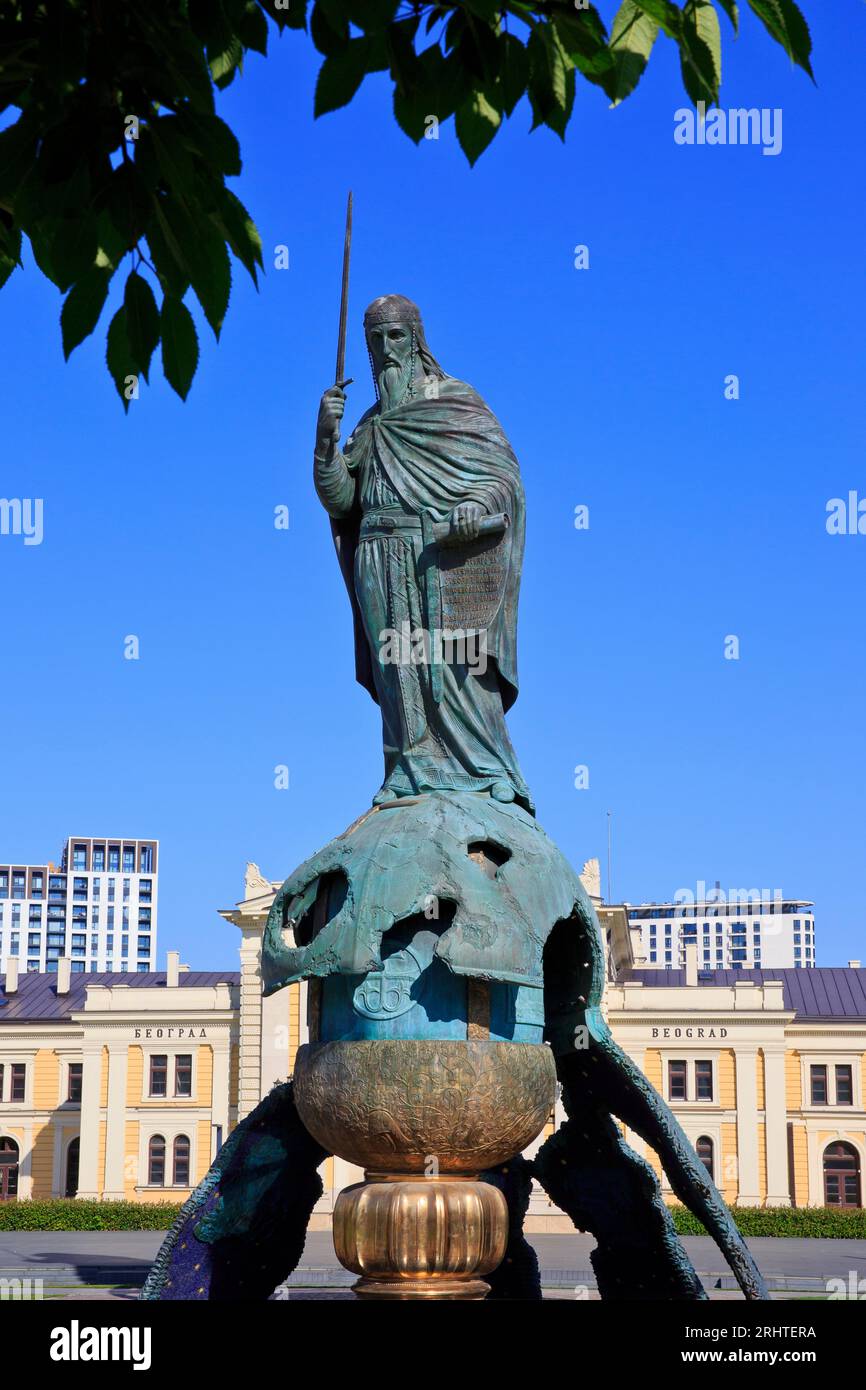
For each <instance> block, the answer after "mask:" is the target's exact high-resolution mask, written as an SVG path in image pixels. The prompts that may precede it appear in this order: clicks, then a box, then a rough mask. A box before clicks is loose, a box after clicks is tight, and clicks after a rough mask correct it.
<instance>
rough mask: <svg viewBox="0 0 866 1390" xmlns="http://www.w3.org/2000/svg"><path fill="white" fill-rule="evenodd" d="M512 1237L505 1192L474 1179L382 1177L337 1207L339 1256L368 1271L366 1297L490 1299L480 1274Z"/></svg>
mask: <svg viewBox="0 0 866 1390" xmlns="http://www.w3.org/2000/svg"><path fill="white" fill-rule="evenodd" d="M507 1239H508V1208H507V1206H506V1204H505V1198H504V1197H503V1195H502V1193H501V1192H500V1191H499V1189H498V1188H496V1187H491V1185H490V1184H489V1183H486V1182H479V1181H476V1180H475V1179H473V1178H471V1177H465V1178H464V1177H456V1176H455V1177H450V1176H449V1177H444V1178H443V1177H439V1178H418V1177H412V1178H401V1177H400V1176H399V1175H395V1176H394V1177H391V1176H387V1177H385V1176H383V1177H382V1178H380V1177H379V1176H378V1175H376V1177H375V1178H374V1179H373V1180H372V1181H367V1182H363V1183H357V1184H356V1185H355V1186H354V1187H347V1188H346V1189H345V1191H343V1192H341V1193H340V1195H339V1197H338V1198H337V1202H336V1206H335V1208H334V1249H335V1250H336V1252H337V1259H338V1260H339V1261H340V1263H341V1264H342V1265H343V1266H345V1268H346V1269H351V1270H352V1271H353V1272H354V1273H356V1274H360V1275H361V1276H362V1277H361V1278H360V1279H359V1280H358V1282H357V1284H355V1286H354V1288H355V1292H356V1293H357V1294H358V1296H359V1297H360V1298H364V1299H391V1300H394V1299H467V1300H477V1299H481V1298H484V1297H485V1295H486V1294H487V1293H488V1291H489V1286H488V1285H487V1284H486V1283H485V1282H484V1280H483V1279H482V1278H480V1277H479V1276H481V1275H483V1274H489V1273H490V1271H491V1270H494V1269H496V1267H497V1266H498V1265H499V1264H501V1263H502V1260H503V1258H504V1256H505V1245H506V1241H507Z"/></svg>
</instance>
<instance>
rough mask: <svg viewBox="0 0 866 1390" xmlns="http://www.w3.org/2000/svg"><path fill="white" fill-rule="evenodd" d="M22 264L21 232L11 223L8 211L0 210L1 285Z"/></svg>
mask: <svg viewBox="0 0 866 1390" xmlns="http://www.w3.org/2000/svg"><path fill="white" fill-rule="evenodd" d="M20 264H21V232H20V231H19V229H18V228H17V227H13V226H11V225H10V219H9V215H8V213H5V212H2V211H0V286H3V285H5V284H6V281H7V280H8V279H9V276H10V275H11V274H12V272H13V270H14V269H15V267H16V266H17V265H20Z"/></svg>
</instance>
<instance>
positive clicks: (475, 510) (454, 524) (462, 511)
mask: <svg viewBox="0 0 866 1390" xmlns="http://www.w3.org/2000/svg"><path fill="white" fill-rule="evenodd" d="M483 515H484V508H483V507H482V506H479V504H478V503H477V502H461V503H460V504H459V505H458V506H456V507H455V508H454V510H453V512H452V513H451V534H452V535H453V536H459V537H460V539H461V540H464V541H474V540H477V538H478V528H479V526H480V523H481V518H482V517H483Z"/></svg>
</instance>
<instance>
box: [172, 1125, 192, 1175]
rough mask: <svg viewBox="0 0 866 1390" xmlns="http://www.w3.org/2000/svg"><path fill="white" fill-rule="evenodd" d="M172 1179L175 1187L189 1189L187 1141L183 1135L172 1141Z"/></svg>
mask: <svg viewBox="0 0 866 1390" xmlns="http://www.w3.org/2000/svg"><path fill="white" fill-rule="evenodd" d="M172 1179H173V1181H174V1185H175V1187H189V1140H188V1139H187V1137H186V1135H185V1134H179V1135H178V1136H177V1138H176V1139H175V1141H174V1172H173V1174H172Z"/></svg>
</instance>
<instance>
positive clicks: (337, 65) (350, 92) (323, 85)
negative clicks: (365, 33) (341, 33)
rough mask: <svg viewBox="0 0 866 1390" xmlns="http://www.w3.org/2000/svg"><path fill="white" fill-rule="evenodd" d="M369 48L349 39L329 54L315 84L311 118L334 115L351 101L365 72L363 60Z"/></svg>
mask: <svg viewBox="0 0 866 1390" xmlns="http://www.w3.org/2000/svg"><path fill="white" fill-rule="evenodd" d="M369 52H370V45H369V42H368V40H367V39H350V40H349V42H348V43H347V44H344V45H343V46H342V47H340V48H338V49H336V50H335V52H333V53H330V54H329V55H328V57H327V58H326V59H325V61H324V62H323V64H322V66H321V68H320V69H319V76H318V79H317V81H316V98H315V103H314V106H313V115H314V116H324V115H325V113H326V112H327V111H336V110H338V108H339V107H341V106H345V105H346V104H347V103H348V102H350V101H351V100H352V97H353V96H354V95H355V93H356V92H357V90H358V88H359V87H360V85H361V83H362V82H363V80H364V78H365V77H366V75H367V72H368V71H369V69H368V66H367V58H368V55H369Z"/></svg>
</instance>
